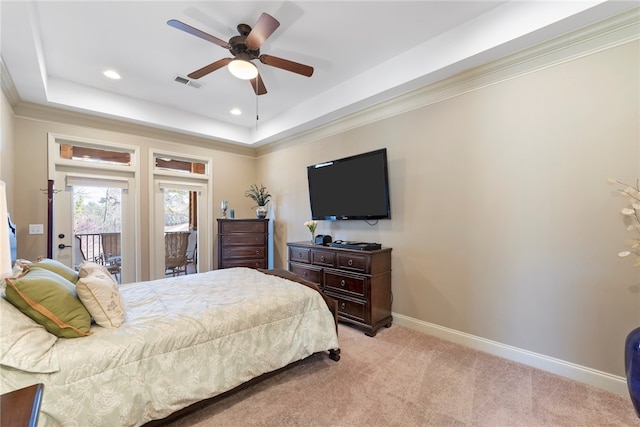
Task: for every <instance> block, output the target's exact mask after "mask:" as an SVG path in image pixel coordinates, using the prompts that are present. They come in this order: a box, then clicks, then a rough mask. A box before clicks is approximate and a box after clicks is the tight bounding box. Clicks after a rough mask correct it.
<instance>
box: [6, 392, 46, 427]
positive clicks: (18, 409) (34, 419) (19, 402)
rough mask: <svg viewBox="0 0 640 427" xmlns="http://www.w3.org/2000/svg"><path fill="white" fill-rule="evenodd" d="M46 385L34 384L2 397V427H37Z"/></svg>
mask: <svg viewBox="0 0 640 427" xmlns="http://www.w3.org/2000/svg"><path fill="white" fill-rule="evenodd" d="M43 390H44V385H42V384H34V385H31V386H29V387H25V388H21V389H20V390H15V391H10V392H9V393H5V394H3V395H2V396H0V413H1V414H2V415H1V416H0V427H18V426H20V427H27V426H28V427H32V426H33V427H35V426H36V425H37V424H38V415H40V402H41V401H42V391H43Z"/></svg>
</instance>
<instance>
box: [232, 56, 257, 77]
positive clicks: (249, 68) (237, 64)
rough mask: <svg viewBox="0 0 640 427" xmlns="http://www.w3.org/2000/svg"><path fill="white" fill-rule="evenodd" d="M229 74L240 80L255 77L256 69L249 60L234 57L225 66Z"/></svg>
mask: <svg viewBox="0 0 640 427" xmlns="http://www.w3.org/2000/svg"><path fill="white" fill-rule="evenodd" d="M227 67H228V68H229V71H230V72H231V74H233V75H234V76H236V77H237V78H239V79H242V80H251V79H255V78H256V77H257V76H258V69H257V68H256V66H255V65H253V64H252V63H251V62H249V61H245V60H243V59H234V60H233V61H231V62H229V65H228V66H227Z"/></svg>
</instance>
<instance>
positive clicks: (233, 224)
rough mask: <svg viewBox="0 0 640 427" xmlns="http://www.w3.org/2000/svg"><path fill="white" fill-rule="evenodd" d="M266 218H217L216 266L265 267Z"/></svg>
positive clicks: (266, 244)
mask: <svg viewBox="0 0 640 427" xmlns="http://www.w3.org/2000/svg"><path fill="white" fill-rule="evenodd" d="M268 237H269V220H268V219H222V218H219V219H218V268H230V267H251V268H267V266H268V258H269V247H268V240H269V239H268Z"/></svg>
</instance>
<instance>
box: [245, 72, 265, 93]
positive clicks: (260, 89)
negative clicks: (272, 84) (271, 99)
mask: <svg viewBox="0 0 640 427" xmlns="http://www.w3.org/2000/svg"><path fill="white" fill-rule="evenodd" d="M249 82H250V83H251V87H252V88H253V91H254V92H255V93H256V95H264V94H265V93H267V88H266V87H265V86H264V82H263V81H262V77H260V74H258V76H257V77H256V78H255V79H251V80H249ZM256 83H257V86H256Z"/></svg>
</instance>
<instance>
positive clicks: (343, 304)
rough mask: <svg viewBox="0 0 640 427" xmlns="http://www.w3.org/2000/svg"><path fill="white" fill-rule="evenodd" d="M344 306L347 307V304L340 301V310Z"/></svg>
mask: <svg viewBox="0 0 640 427" xmlns="http://www.w3.org/2000/svg"><path fill="white" fill-rule="evenodd" d="M345 308H347V304H345V303H343V302H342V303H340V310H344V309H345Z"/></svg>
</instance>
